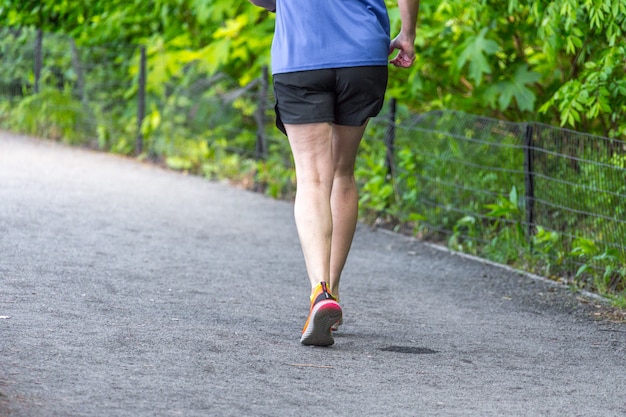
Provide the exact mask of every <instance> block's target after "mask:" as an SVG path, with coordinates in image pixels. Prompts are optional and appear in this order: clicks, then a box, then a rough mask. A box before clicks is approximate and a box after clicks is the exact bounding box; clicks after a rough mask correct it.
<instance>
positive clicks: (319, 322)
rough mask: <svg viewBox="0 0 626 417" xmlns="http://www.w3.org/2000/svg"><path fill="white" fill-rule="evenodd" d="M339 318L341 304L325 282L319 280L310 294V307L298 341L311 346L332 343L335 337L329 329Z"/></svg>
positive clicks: (340, 317) (340, 316)
mask: <svg viewBox="0 0 626 417" xmlns="http://www.w3.org/2000/svg"><path fill="white" fill-rule="evenodd" d="M341 320H342V311H341V306H340V305H339V303H338V302H337V299H336V298H335V297H333V295H332V294H331V293H330V291H328V287H327V284H326V283H325V282H320V283H319V284H318V285H317V286H316V287H315V288H314V290H313V294H312V295H311V309H310V310H309V317H308V318H307V320H306V323H305V324H304V328H303V329H302V338H301V339H300V343H302V344H303V345H311V346H330V345H332V344H333V343H335V339H334V338H333V335H332V333H331V329H332V327H333V326H335V324H336V323H338V322H340V321H341Z"/></svg>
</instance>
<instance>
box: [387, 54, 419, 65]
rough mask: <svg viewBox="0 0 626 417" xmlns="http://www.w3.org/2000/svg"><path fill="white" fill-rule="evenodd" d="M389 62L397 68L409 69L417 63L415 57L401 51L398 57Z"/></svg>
mask: <svg viewBox="0 0 626 417" xmlns="http://www.w3.org/2000/svg"><path fill="white" fill-rule="evenodd" d="M389 62H390V63H391V64H392V65H394V66H396V67H400V68H409V67H410V66H411V65H413V62H415V55H414V54H411V55H409V54H406V53H405V52H403V51H399V52H398V55H396V57H395V58H393V59H392V60H391V61H389Z"/></svg>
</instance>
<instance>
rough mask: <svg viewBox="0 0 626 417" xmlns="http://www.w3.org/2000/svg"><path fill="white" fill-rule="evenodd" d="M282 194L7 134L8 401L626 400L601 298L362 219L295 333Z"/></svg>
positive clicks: (206, 411) (2, 210)
mask: <svg viewBox="0 0 626 417" xmlns="http://www.w3.org/2000/svg"><path fill="white" fill-rule="evenodd" d="M308 291H309V290H308V282H307V280H306V278H305V272H304V262H303V260H302V255H301V252H300V248H299V244H298V238H297V234H296V231H295V227H294V223H293V217H292V205H291V203H288V202H283V201H275V200H272V199H269V198H266V197H264V196H261V195H259V194H254V193H251V192H247V191H243V190H238V189H236V188H233V187H230V186H228V185H225V184H220V183H214V182H208V181H206V180H203V179H201V178H196V177H191V176H185V175H182V174H180V173H174V172H168V171H165V170H162V169H159V168H157V167H154V166H150V165H147V164H142V163H139V162H137V161H135V160H130V159H125V158H120V157H116V156H111V155H107V154H101V153H95V152H91V151H86V150H80V149H75V148H68V147H65V146H62V145H58V144H54V143H49V142H45V141H39V140H35V139H31V138H26V137H21V136H17V135H11V134H8V133H6V132H5V133H2V132H0V416H10V417H17V416H20V417H21V416H37V417H38V416H46V417H48V416H59V417H70V416H94V417H95V416H97V417H102V416H129V417H131V416H132V417H141V416H146V417H148V416H150V417H153V416H327V415H339V416H463V417H467V416H480V417H485V416H585V417H588V416H598V417H600V416H601V417H610V416H624V415H626V397H625V395H624V393H625V392H626V360H625V358H626V326H624V325H620V324H614V323H610V322H607V321H599V320H597V319H594V315H593V312H594V309H596V306H595V304H596V303H597V302H596V301H594V300H593V299H591V300H584V299H582V298H581V297H580V296H576V295H575V294H573V293H572V292H571V291H569V290H567V289H564V288H561V287H559V286H556V285H553V284H550V283H546V282H543V281H540V280H536V279H532V278H531V277H528V276H525V275H521V274H519V273H516V272H512V271H508V270H506V269H503V268H499V267H497V266H491V265H487V264H484V263H481V262H477V261H475V260H471V259H467V258H464V257H461V256H455V255H453V254H449V253H446V252H445V251H440V250H436V249H434V248H432V247H430V246H428V245H425V244H423V243H420V242H416V241H414V240H412V239H408V238H406V237H403V236H399V235H394V234H391V233H388V232H383V231H374V230H371V229H369V228H368V227H365V226H362V225H359V227H358V230H357V235H356V238H355V242H354V246H353V251H352V253H351V255H350V258H349V260H348V265H347V266H346V270H345V274H344V283H343V287H342V294H341V295H342V301H343V306H344V312H345V326H343V327H342V330H341V332H340V333H339V334H338V335H337V337H336V343H335V345H334V346H333V347H331V348H314V347H304V346H301V345H300V344H299V333H300V330H301V327H302V324H303V323H304V320H305V318H306V314H307V312H308Z"/></svg>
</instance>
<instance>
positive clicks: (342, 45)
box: [272, 0, 391, 74]
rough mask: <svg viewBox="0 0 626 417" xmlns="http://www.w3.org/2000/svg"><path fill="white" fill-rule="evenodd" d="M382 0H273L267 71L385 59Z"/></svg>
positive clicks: (386, 20) (372, 62) (386, 25)
mask: <svg viewBox="0 0 626 417" xmlns="http://www.w3.org/2000/svg"><path fill="white" fill-rule="evenodd" d="M390 42H391V40H390V38H389V16H388V15H387V8H386V7H385V1H384V0H276V28H275V31H274V40H273V43H272V73H273V74H279V73H285V72H295V71H305V70H314V69H324V68H342V67H362V66H370V65H387V62H388V54H389V43H390Z"/></svg>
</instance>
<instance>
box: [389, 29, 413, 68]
mask: <svg viewBox="0 0 626 417" xmlns="http://www.w3.org/2000/svg"><path fill="white" fill-rule="evenodd" d="M394 49H398V53H397V55H396V56H395V58H393V59H392V60H391V61H389V63H391V64H393V65H395V66H396V67H401V68H409V67H410V66H411V65H413V62H415V45H414V43H413V42H412V41H410V40H409V39H407V38H405V37H404V36H403V35H402V34H400V35H398V36H396V37H395V38H394V39H393V40H392V41H391V44H390V46H389V55H391V53H392V52H393V51H394Z"/></svg>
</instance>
